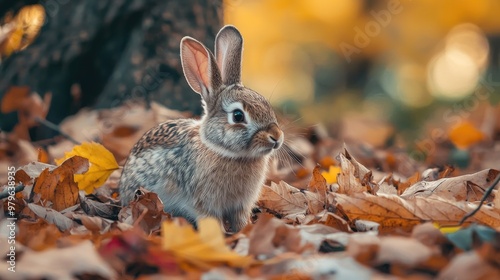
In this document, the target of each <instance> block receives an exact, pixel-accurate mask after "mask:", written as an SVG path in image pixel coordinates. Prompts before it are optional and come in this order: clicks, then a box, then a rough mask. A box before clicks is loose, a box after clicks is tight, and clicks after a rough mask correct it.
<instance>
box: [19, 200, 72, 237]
mask: <svg viewBox="0 0 500 280" xmlns="http://www.w3.org/2000/svg"><path fill="white" fill-rule="evenodd" d="M28 208H29V209H31V211H33V212H34V213H35V214H36V215H37V216H38V217H40V218H42V219H44V220H46V221H47V222H48V223H50V224H54V225H56V226H57V228H58V229H59V230H60V231H66V230H68V229H70V228H71V227H73V226H74V222H73V221H72V220H71V219H70V218H67V217H66V216H64V215H63V214H61V213H59V212H58V211H55V210H53V209H49V208H46V207H42V206H40V205H36V204H33V203H29V204H28Z"/></svg>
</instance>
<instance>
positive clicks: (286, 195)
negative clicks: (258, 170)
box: [258, 181, 308, 216]
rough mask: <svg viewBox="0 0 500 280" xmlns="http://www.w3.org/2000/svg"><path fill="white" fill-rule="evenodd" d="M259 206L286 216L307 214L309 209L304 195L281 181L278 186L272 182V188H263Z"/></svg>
mask: <svg viewBox="0 0 500 280" xmlns="http://www.w3.org/2000/svg"><path fill="white" fill-rule="evenodd" d="M258 205H259V206H260V207H262V208H265V209H268V210H271V211H273V212H276V213H279V214H280V215H283V216H286V215H290V214H295V213H305V212H306V210H307V208H308V201H307V199H306V196H305V195H304V193H303V192H301V191H300V190H299V189H297V188H295V187H292V186H290V185H289V184H287V183H285V182H283V181H280V182H279V183H278V184H276V183H274V182H271V185H270V186H264V187H263V188H262V192H261V193H260V199H259V202H258Z"/></svg>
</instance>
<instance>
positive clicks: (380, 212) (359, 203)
mask: <svg viewBox="0 0 500 280" xmlns="http://www.w3.org/2000/svg"><path fill="white" fill-rule="evenodd" d="M331 195H333V196H334V197H335V199H336V200H337V204H338V205H340V206H342V209H343V210H344V211H345V213H346V214H347V216H348V217H349V219H350V220H354V219H363V220H369V221H373V222H377V223H380V225H381V228H380V231H381V232H384V231H387V230H391V229H394V228H400V229H401V230H408V231H409V230H410V229H411V228H413V226H415V225H417V224H420V223H421V222H423V221H434V222H438V223H439V224H441V225H450V224H457V223H458V222H459V221H460V220H461V219H462V217H463V216H464V215H465V214H467V213H469V212H470V211H472V210H473V209H475V208H476V205H475V204H470V203H467V202H465V201H459V202H453V201H449V200H445V199H443V198H440V197H438V196H430V197H425V198H424V197H415V198H414V199H411V200H405V199H403V198H401V197H398V196H396V195H386V194H381V195H379V196H374V195H370V194H368V193H355V194H351V195H345V194H334V193H333V194H331ZM471 222H478V223H482V224H486V225H489V226H491V227H498V226H500V213H499V212H498V211H495V210H494V209H493V208H492V207H488V206H483V207H482V208H481V210H480V211H479V212H478V213H476V215H474V216H473V217H471V218H470V219H469V220H468V221H467V223H471Z"/></svg>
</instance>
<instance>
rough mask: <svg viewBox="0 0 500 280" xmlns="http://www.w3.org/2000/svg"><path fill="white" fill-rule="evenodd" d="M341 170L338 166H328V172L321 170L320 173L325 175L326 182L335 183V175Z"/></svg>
mask: <svg viewBox="0 0 500 280" xmlns="http://www.w3.org/2000/svg"><path fill="white" fill-rule="evenodd" d="M340 172H342V169H341V168H340V166H333V165H332V166H330V169H329V170H328V172H321V175H323V177H325V179H326V182H327V183H328V184H333V183H337V175H338V174H339V173H340Z"/></svg>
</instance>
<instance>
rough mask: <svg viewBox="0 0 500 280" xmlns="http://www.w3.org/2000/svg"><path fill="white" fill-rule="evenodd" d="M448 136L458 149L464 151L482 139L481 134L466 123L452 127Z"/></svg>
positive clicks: (470, 124)
mask: <svg viewBox="0 0 500 280" xmlns="http://www.w3.org/2000/svg"><path fill="white" fill-rule="evenodd" d="M448 136H449V138H450V141H451V142H453V144H455V146H456V147H457V148H459V149H466V148H468V147H470V146H472V145H474V144H476V143H477V142H479V141H481V140H483V139H484V134H483V132H481V131H480V130H479V129H477V128H476V127H475V126H474V125H473V124H472V123H470V122H467V121H465V122H462V123H460V124H458V125H455V126H454V127H452V128H451V129H450V131H449V133H448Z"/></svg>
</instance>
